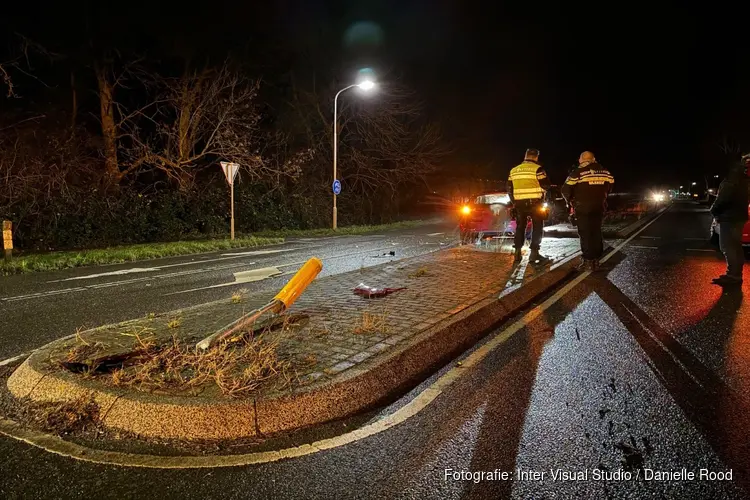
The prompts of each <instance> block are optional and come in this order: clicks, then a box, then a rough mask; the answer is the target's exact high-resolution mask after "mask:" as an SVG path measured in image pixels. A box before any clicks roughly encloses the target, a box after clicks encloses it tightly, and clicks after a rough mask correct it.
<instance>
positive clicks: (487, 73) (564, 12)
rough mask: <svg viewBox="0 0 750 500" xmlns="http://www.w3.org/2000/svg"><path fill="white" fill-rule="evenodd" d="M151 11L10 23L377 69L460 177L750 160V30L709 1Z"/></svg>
mask: <svg viewBox="0 0 750 500" xmlns="http://www.w3.org/2000/svg"><path fill="white" fill-rule="evenodd" d="M57 3H58V4H62V3H63V2H57ZM155 3H156V2H152V4H151V6H148V7H146V6H145V5H148V4H139V3H138V2H136V3H131V2H128V3H127V4H125V3H123V4H114V5H110V6H108V7H101V6H99V7H98V9H99V10H94V9H93V8H92V7H91V6H92V5H97V4H94V3H91V4H87V3H78V4H77V5H78V6H79V7H78V8H73V7H71V5H73V3H65V5H57V6H56V7H54V9H51V10H45V9H41V8H40V7H39V5H38V4H34V5H33V6H32V5H31V4H23V3H21V4H16V5H15V6H13V7H11V10H10V11H8V12H7V16H6V17H5V18H4V20H3V22H4V23H5V24H6V26H5V27H6V30H8V29H12V30H13V31H18V32H21V33H24V34H27V36H30V37H33V38H34V39H37V40H42V41H44V43H57V44H62V45H65V44H67V45H68V46H76V45H77V44H78V45H80V44H81V43H83V42H82V38H81V36H82V35H81V33H82V31H83V30H82V29H81V27H82V26H84V25H87V26H89V27H90V26H92V25H94V26H98V31H97V33H98V35H97V36H99V37H100V38H101V39H107V40H108V43H114V44H119V43H122V44H131V45H134V46H137V47H138V49H139V50H146V51H150V52H151V53H156V54H159V53H165V52H169V51H172V52H174V51H180V50H184V48H185V47H189V48H190V50H192V51H196V50H197V51H202V52H205V53H211V54H212V57H214V59H215V58H218V57H221V56H222V55H225V54H226V53H228V52H232V53H233V54H235V55H237V54H240V55H241V57H245V58H248V59H250V60H252V63H254V64H255V65H256V66H257V68H259V71H261V72H263V73H264V76H266V75H269V76H266V78H267V79H270V80H273V78H272V75H270V74H272V73H278V72H283V71H285V70H286V69H288V68H285V66H295V67H299V66H306V67H307V69H308V70H312V71H318V70H320V73H321V74H331V75H334V78H336V79H338V81H339V82H340V83H342V84H346V83H348V82H349V81H350V80H351V79H353V78H354V73H355V70H356V68H357V67H358V66H370V67H373V68H375V70H376V71H378V72H379V74H381V75H383V77H384V78H400V79H402V80H403V81H405V82H406V83H408V84H409V85H411V86H412V87H414V88H415V89H416V90H417V92H418V93H419V95H420V96H421V97H422V99H423V100H424V101H425V103H426V109H427V111H428V113H429V115H430V116H431V117H432V118H434V119H436V120H439V121H440V122H441V123H442V125H443V128H444V133H445V137H446V139H447V140H449V141H450V142H451V143H452V144H453V150H454V152H453V153H452V154H451V156H450V157H449V158H447V159H446V168H448V169H450V170H452V171H454V172H463V171H468V170H475V171H479V172H483V173H484V174H486V175H488V176H496V177H501V176H504V175H505V174H506V173H507V171H508V169H509V168H510V167H512V166H513V165H514V164H516V163H518V162H519V161H520V160H521V159H522V155H523V152H524V150H525V149H526V148H527V147H535V148H538V149H540V150H541V152H542V157H541V159H542V162H543V163H544V164H545V166H546V167H547V168H548V171H549V172H550V174H551V175H552V176H553V180H555V181H557V182H560V181H562V180H563V179H564V176H565V172H566V171H567V169H568V167H570V166H571V165H572V164H574V162H575V161H576V159H577V157H578V154H579V153H580V152H581V151H583V150H585V149H589V150H592V151H594V153H595V154H596V155H597V158H598V159H599V161H600V162H601V163H602V164H604V165H605V166H607V167H609V168H610V169H611V170H612V172H613V173H614V175H615V177H616V178H618V179H619V180H620V181H623V182H624V183H625V184H632V185H635V184H640V183H645V184H648V183H652V182H654V183H658V182H672V183H682V182H688V181H690V180H691V179H692V178H693V177H694V176H698V175H700V176H702V175H703V173H704V172H706V171H708V170H710V171H712V172H714V171H717V172H720V171H722V170H723V169H724V168H725V165H723V164H720V163H721V162H722V161H723V159H722V158H721V155H720V151H719V150H718V146H717V145H716V142H717V141H719V140H720V139H721V138H722V137H723V136H725V135H726V136H728V137H730V138H734V139H737V140H742V139H744V147H745V148H747V149H748V150H750V127H748V125H747V122H748V120H747V118H746V116H747V114H748V112H750V106H748V105H749V104H750V98H748V97H749V96H750V80H748V78H749V77H750V71H749V70H750V56H749V54H750V52H748V48H750V43H748V41H749V40H750V30H748V29H747V28H745V32H744V33H743V32H742V31H741V30H740V27H739V25H738V23H737V22H736V20H738V19H739V17H740V16H739V15H733V14H732V11H731V10H730V9H726V8H719V7H711V5H708V4H706V3H704V2H701V3H698V4H696V6H695V7H691V8H685V7H680V8H679V9H678V8H672V9H668V8H665V7H655V6H653V5H652V6H650V7H649V8H648V9H645V10H644V9H641V8H637V7H636V6H635V4H632V3H620V4H617V5H615V4H613V3H611V2H601V3H600V4H599V5H600V7H599V8H596V9H593V10H592V9H583V8H579V7H570V5H569V3H567V2H566V3H559V4H558V5H556V6H553V7H545V5H546V4H545V3H544V2H514V3H512V4H511V5H510V6H508V7H500V6H498V5H499V2H467V1H448V0H419V1H408V0H402V1H397V0H385V1H384V0H381V1H374V0H370V1H364V0H361V1H338V2H325V1H321V0H295V1H292V0H288V1H276V2H271V1H269V2H247V1H245V2H226V1H212V2H209V3H202V4H200V5H201V8H200V9H199V10H196V11H190V10H189V9H188V8H187V4H185V3H183V4H181V5H182V7H181V8H179V9H176V8H174V7H172V6H166V5H163V6H161V7H158V8H157V7H154V5H153V4H155ZM258 4H261V5H258ZM516 4H523V5H516ZM654 4H656V3H654ZM29 7H32V8H33V12H34V14H32V13H31V12H30V11H28V9H29ZM101 9H106V10H101ZM39 12H46V14H45V15H44V16H41V17H40V15H39ZM84 14H85V15H84ZM363 21H368V22H371V23H374V24H376V25H377V26H378V27H379V29H380V32H377V31H375V32H373V31H372V30H371V29H370V30H368V29H367V28H368V26H367V25H359V28H357V29H355V30H354V31H353V32H351V31H350V32H349V33H348V36H347V29H348V28H351V27H352V26H353V25H354V24H355V23H357V22H363ZM8 32H10V30H8ZM743 134H745V135H744V136H743ZM484 174H483V175H484ZM558 177H559V179H558Z"/></svg>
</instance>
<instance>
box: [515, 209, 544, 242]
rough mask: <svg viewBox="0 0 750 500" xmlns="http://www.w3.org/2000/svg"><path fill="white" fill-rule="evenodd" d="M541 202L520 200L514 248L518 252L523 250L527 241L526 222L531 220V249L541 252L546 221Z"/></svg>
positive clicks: (517, 210)
mask: <svg viewBox="0 0 750 500" xmlns="http://www.w3.org/2000/svg"><path fill="white" fill-rule="evenodd" d="M541 206H542V201H541V200H519V201H517V202H516V203H515V207H516V235H515V238H514V240H513V246H514V247H515V248H516V250H520V249H522V248H523V242H524V241H525V240H526V221H527V220H528V219H529V218H531V227H532V230H531V249H532V250H539V246H540V245H541V244H542V232H543V231H544V219H543V218H542V212H541Z"/></svg>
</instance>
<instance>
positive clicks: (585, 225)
mask: <svg viewBox="0 0 750 500" xmlns="http://www.w3.org/2000/svg"><path fill="white" fill-rule="evenodd" d="M603 218H604V213H603V212H593V213H585V214H579V213H576V220H577V221H578V237H579V238H580V239H581V253H582V254H583V258H584V260H599V259H601V257H602V254H603V253H604V240H603V239H602V219H603Z"/></svg>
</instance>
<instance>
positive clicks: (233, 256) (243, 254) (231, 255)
mask: <svg viewBox="0 0 750 500" xmlns="http://www.w3.org/2000/svg"><path fill="white" fill-rule="evenodd" d="M321 246H322V245H318V246H314V247H306V248H304V249H303V248H285V249H282V250H254V251H252V252H236V253H225V254H222V255H223V257H217V258H215V259H202V260H192V261H190V262H178V263H176V264H166V265H164V266H159V267H137V268H133V269H126V270H125V271H126V272H123V271H111V272H108V273H99V274H88V275H85V276H74V277H72V278H65V279H61V280H50V281H47V283H60V282H63V281H72V280H81V279H93V278H99V277H102V276H115V275H120V274H129V273H135V272H147V271H160V270H162V269H169V268H172V267H182V266H194V265H196V264H208V263H210V262H220V261H224V260H230V259H239V258H241V257H247V256H251V255H265V254H274V253H279V252H293V251H295V250H311V249H313V248H320V247H321Z"/></svg>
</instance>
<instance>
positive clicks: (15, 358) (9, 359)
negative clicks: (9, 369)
mask: <svg viewBox="0 0 750 500" xmlns="http://www.w3.org/2000/svg"><path fill="white" fill-rule="evenodd" d="M24 356H26V353H23V354H19V355H18V356H14V357H12V358H8V359H4V360H2V361H0V366H5V365H9V364H11V363H12V362H14V361H18V360H19V359H21V358H23V357H24Z"/></svg>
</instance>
